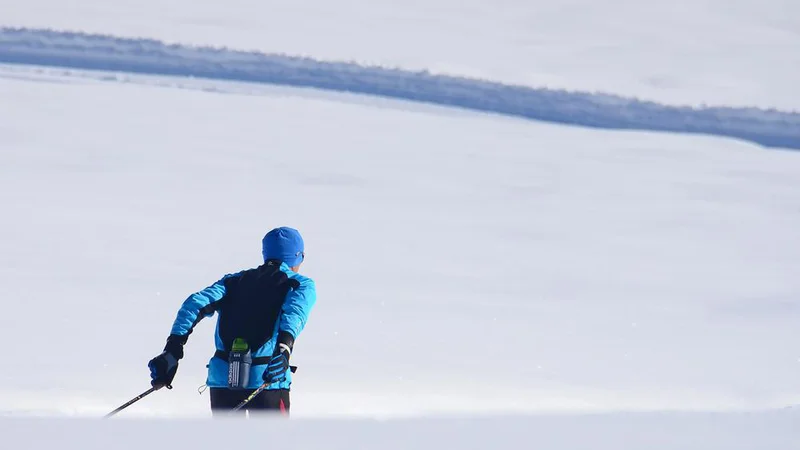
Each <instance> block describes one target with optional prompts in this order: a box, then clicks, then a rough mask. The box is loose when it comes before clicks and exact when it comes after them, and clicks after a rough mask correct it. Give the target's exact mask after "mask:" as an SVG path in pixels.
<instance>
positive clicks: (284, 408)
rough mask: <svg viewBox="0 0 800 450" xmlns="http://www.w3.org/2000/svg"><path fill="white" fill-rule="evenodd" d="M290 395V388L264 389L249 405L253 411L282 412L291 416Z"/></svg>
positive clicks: (249, 408)
mask: <svg viewBox="0 0 800 450" xmlns="http://www.w3.org/2000/svg"><path fill="white" fill-rule="evenodd" d="M289 406H290V395H289V390H288V389H272V390H264V391H262V392H261V393H260V394H258V396H256V398H254V399H253V401H252V402H250V404H249V405H248V406H247V409H248V410H249V411H250V412H251V413H280V414H282V415H284V416H289Z"/></svg>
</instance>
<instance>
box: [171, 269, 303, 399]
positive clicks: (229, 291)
mask: <svg viewBox="0 0 800 450" xmlns="http://www.w3.org/2000/svg"><path fill="white" fill-rule="evenodd" d="M316 299H317V293H316V287H315V285H314V281H313V280H312V279H310V278H308V277H305V276H303V275H300V274H298V273H296V272H293V271H292V270H291V269H290V268H289V267H288V266H287V265H286V264H285V263H281V262H280V261H267V262H265V263H264V264H263V265H262V266H259V267H257V268H254V269H249V270H245V271H242V272H238V273H235V274H228V275H225V276H224V277H223V278H222V279H220V280H219V281H217V282H216V283H214V284H212V285H211V286H209V287H207V288H205V289H203V290H202V291H199V292H196V293H194V294H192V295H191V296H189V298H187V299H186V300H185V301H184V302H183V305H182V306H181V308H180V310H179V311H178V315H177V317H176V318H175V322H174V323H173V325H172V331H171V333H170V338H169V339H168V340H171V341H178V342H180V343H181V344H184V343H185V342H186V340H187V339H188V336H189V335H190V334H191V333H192V330H193V329H194V327H195V326H196V325H197V324H198V323H199V322H200V321H201V320H202V319H204V318H205V317H211V316H213V315H214V313H217V316H218V319H217V325H216V333H215V337H214V341H215V344H216V352H215V353H214V356H213V357H212V358H211V360H210V361H209V363H208V379H207V380H206V384H207V385H208V386H209V387H211V388H225V387H228V362H227V355H228V352H229V351H230V350H231V345H232V343H233V340H234V339H236V338H244V339H245V340H247V342H248V344H250V349H251V351H252V356H253V365H252V367H251V370H250V383H249V385H248V386H247V388H251V389H255V388H257V387H259V386H260V385H261V384H262V383H263V381H262V374H263V373H264V370H265V369H266V364H267V362H268V361H269V359H270V357H271V356H272V355H273V353H274V351H275V347H276V345H277V343H278V339H279V335H280V339H281V341H285V340H286V339H289V340H290V345H293V344H294V340H295V339H297V337H298V336H299V335H300V332H301V331H303V328H304V327H305V325H306V322H307V321H308V317H309V314H310V312H311V309H312V308H313V307H314V304H315V303H316ZM291 384H292V374H291V371H290V370H287V373H286V380H285V381H282V382H276V383H273V384H271V385H270V386H269V387H267V389H289V387H290V386H291Z"/></svg>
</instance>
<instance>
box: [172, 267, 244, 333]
mask: <svg viewBox="0 0 800 450" xmlns="http://www.w3.org/2000/svg"><path fill="white" fill-rule="evenodd" d="M230 276H231V275H226V276H225V277H223V278H222V279H221V280H219V281H217V282H216V283H214V284H212V285H211V286H209V287H207V288H205V289H203V290H202V291H199V292H195V293H194V294H192V295H190V296H189V298H187V299H186V300H185V301H184V302H183V305H181V308H180V309H179V310H178V315H177V317H176V318H175V321H174V322H173V323H172V330H171V332H170V335H173V336H188V335H189V334H191V333H192V330H193V329H194V327H195V326H197V324H198V323H199V322H200V321H201V320H203V319H204V318H205V317H210V316H212V315H214V311H216V308H215V306H217V305H215V303H216V302H218V301H219V300H221V299H222V297H224V296H225V280H226V279H227V278H229V277H230Z"/></svg>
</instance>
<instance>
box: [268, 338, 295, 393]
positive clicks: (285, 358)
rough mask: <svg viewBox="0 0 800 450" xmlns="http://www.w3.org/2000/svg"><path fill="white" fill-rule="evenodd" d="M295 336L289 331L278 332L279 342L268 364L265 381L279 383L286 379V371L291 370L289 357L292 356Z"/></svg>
mask: <svg viewBox="0 0 800 450" xmlns="http://www.w3.org/2000/svg"><path fill="white" fill-rule="evenodd" d="M293 347H294V336H292V334H291V333H289V332H288V331H281V332H280V333H278V343H277V345H275V351H274V352H273V353H272V359H270V360H269V363H268V364H267V369H266V370H265V371H264V375H263V377H262V378H263V379H264V382H265V383H268V384H272V383H279V382H282V381H286V372H288V371H289V357H290V356H292V348H293Z"/></svg>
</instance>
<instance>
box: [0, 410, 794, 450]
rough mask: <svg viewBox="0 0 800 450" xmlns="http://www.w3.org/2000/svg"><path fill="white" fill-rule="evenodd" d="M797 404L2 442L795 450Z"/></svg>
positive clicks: (14, 431)
mask: <svg viewBox="0 0 800 450" xmlns="http://www.w3.org/2000/svg"><path fill="white" fill-rule="evenodd" d="M798 416H800V414H798V413H797V412H793V411H783V412H771V413H759V414H687V413H683V414H674V413H671V414H607V415H575V416H572V415H564V416H497V417H472V418H466V417H459V418H454V417H453V418H416V419H406V420H392V421H375V420H363V419H362V420H293V421H288V422H287V421H283V420H279V419H275V420H270V419H267V418H264V420H259V421H258V422H251V423H247V424H242V423H241V422H237V423H226V422H224V421H221V422H219V423H215V424H214V425H215V426H214V427H211V426H209V424H208V422H205V421H199V420H170V421H156V420H137V421H130V420H117V419H113V420H112V421H109V422H98V421H89V420H70V419H47V420H45V419H41V418H5V419H3V418H0V435H2V436H3V443H4V444H5V445H6V447H5V448H11V449H26V450H27V449H42V450H44V449H52V448H53V447H54V444H55V443H57V448H63V449H76V450H77V449H81V450H107V449H111V448H113V449H119V450H141V449H143V448H159V449H161V448H186V449H193V450H217V449H221V448H225V449H227V448H231V447H236V448H261V447H264V445H266V443H268V444H269V447H270V448H281V449H285V450H294V449H297V450H374V449H385V450H410V449H437V450H440V449H459V450H479V449H480V450H484V449H504V450H517V449H518V450H528V449H531V448H543V449H569V450H643V449H647V450H796V449H797V446H798V444H800V431H798V427H797V420H798V419H800V417H798Z"/></svg>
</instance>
